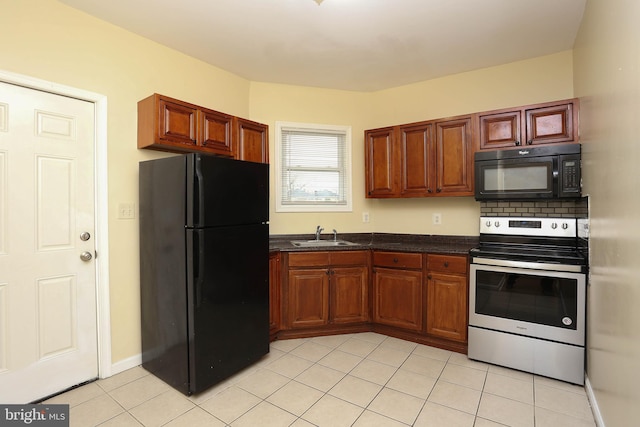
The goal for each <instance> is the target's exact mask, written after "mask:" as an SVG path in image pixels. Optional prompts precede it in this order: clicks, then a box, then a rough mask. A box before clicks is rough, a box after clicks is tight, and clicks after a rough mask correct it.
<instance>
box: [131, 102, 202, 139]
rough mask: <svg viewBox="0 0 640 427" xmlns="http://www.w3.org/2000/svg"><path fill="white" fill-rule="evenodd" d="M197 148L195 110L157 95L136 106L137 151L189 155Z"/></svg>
mask: <svg viewBox="0 0 640 427" xmlns="http://www.w3.org/2000/svg"><path fill="white" fill-rule="evenodd" d="M197 144H198V107H196V106H195V105H192V104H188V103H186V102H182V101H179V100H177V99H172V98H168V97H165V96H161V95H158V94H155V95H152V96H150V97H148V98H145V99H143V100H142V101H140V102H138V148H153V149H158V150H168V151H189V150H192V149H193V148H194V147H196V146H197Z"/></svg>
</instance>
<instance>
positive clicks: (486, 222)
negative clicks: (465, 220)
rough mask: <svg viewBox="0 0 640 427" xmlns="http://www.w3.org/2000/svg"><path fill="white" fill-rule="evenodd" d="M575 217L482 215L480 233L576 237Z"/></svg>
mask: <svg viewBox="0 0 640 427" xmlns="http://www.w3.org/2000/svg"><path fill="white" fill-rule="evenodd" d="M576 233H577V223H576V219H575V218H520V217H504V216H502V217H490V216H483V217H480V234H506V235H514V236H515V235H517V236H549V237H576V236H577V234H576Z"/></svg>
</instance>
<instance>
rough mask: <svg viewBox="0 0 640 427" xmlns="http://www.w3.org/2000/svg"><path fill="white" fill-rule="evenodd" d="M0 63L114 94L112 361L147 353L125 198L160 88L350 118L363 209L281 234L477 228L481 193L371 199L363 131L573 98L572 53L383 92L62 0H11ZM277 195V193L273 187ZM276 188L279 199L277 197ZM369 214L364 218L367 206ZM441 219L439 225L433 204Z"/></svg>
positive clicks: (2, 24) (281, 228) (245, 109)
mask: <svg viewBox="0 0 640 427" xmlns="http://www.w3.org/2000/svg"><path fill="white" fill-rule="evenodd" d="M0 34H1V35H2V36H3V37H2V39H3V40H5V41H6V42H5V43H3V44H2V45H0V69H2V70H6V71H11V72H15V73H20V74H24V75H28V76H33V77H36V78H40V79H44V80H48V81H51V82H55V83H58V84H63V85H68V86H73V87H76V88H79V89H84V90H87V91H91V92H97V93H101V94H104V95H106V96H107V98H108V164H109V169H108V175H109V178H108V185H109V196H108V201H109V212H108V215H109V218H108V220H109V241H110V251H109V252H110V253H109V256H110V261H111V264H110V285H111V322H112V328H111V332H112V360H113V362H118V361H120V360H123V359H126V358H128V357H132V356H135V355H137V354H139V352H140V333H139V331H140V319H139V279H138V278H139V273H138V261H139V259H138V225H137V221H131V220H120V219H117V218H116V214H117V206H118V204H119V203H120V202H137V200H138V190H137V188H138V186H137V182H138V180H137V168H138V162H139V161H140V160H143V159H148V158H152V157H158V156H161V155H163V154H160V153H155V152H150V151H146V150H144V151H139V150H137V149H136V103H137V101H138V100H140V99H142V98H145V97H147V96H148V95H150V94H152V93H154V92H158V93H162V94H165V95H169V96H172V97H175V98H179V99H183V100H185V101H189V102H193V103H195V104H199V105H203V106H207V107H210V108H213V109H216V110H220V111H224V112H227V113H230V114H234V115H238V116H242V117H247V118H250V119H253V120H257V121H260V122H264V123H267V124H268V125H269V126H270V132H271V134H270V141H271V144H270V145H271V147H270V156H271V159H272V160H273V159H274V144H275V137H274V135H273V130H274V125H275V121H277V120H281V121H294V122H306V123H327V124H339V125H343V124H346V125H351V126H352V132H353V191H354V201H353V205H354V211H353V213H339V214H338V213H335V214H334V213H331V214H327V213H325V214H284V213H282V214H276V213H275V212H274V211H273V210H272V212H271V215H272V217H271V232H272V233H274V234H283V233H311V232H313V230H315V226H316V225H317V224H322V225H323V227H324V228H325V229H326V230H329V229H332V228H336V229H338V231H340V232H365V231H378V232H401V233H424V234H459V235H474V234H477V223H478V215H479V206H478V204H477V203H476V202H475V201H474V200H473V198H471V197H465V198H448V199H415V200H367V199H365V198H364V159H363V156H364V154H363V153H364V148H363V131H364V129H368V128H373V127H378V126H383V125H388V124H399V123H406V122H411V121H417V120H424V119H430V118H437V117H445V116H450V115H454V114H463V113H469V112H474V111H479V110H483V109H492V108H501V107H506V106H514V105H521V104H527V103H534V102H538V101H548V100H554V99H562V98H570V97H572V96H573V93H572V90H573V89H572V77H571V69H572V65H571V64H572V58H571V54H570V52H564V53H560V54H557V55H550V56H546V57H542V58H536V59H532V60H529V61H522V62H517V63H513V64H507V65H504V66H500V67H494V68H488V69H484V70H478V71H474V72H469V73H463V74H458V75H454V76H449V77H445V78H442V79H436V80H431V81H425V82H422V83H417V84H413V85H407V86H403V87H399V88H394V89H389V90H385V91H380V92H373V93H357V92H348V91H333V90H323V89H316V88H307V87H294V86H286V85H275V84H267V83H257V82H249V81H247V80H244V79H242V78H240V77H237V76H235V75H232V74H230V73H228V72H226V71H224V70H221V69H219V68H216V67H212V66H209V65H207V64H205V63H203V62H200V61H197V60H195V59H193V58H190V57H188V56H185V55H182V54H180V53H178V52H175V51H173V50H171V49H169V48H166V47H163V46H161V45H158V44H156V43H153V42H151V41H149V40H146V39H144V38H141V37H139V36H137V35H135V34H132V33H129V32H127V31H124V30H122V29H119V28H117V27H115V26H112V25H110V24H107V23H105V22H103V21H100V20H97V19H95V18H93V17H91V16H88V15H86V14H84V13H81V12H78V11H76V10H74V9H72V8H69V7H67V6H65V5H62V4H60V3H58V2H57V1H55V0H20V1H18V0H2V12H1V13H0ZM272 194H274V191H273V190H272ZM273 205H274V203H273V198H272V206H273ZM364 211H367V212H369V213H370V215H371V222H370V223H369V224H363V223H362V212H364ZM432 212H440V213H442V218H443V224H442V225H441V226H438V227H436V226H433V225H431V219H430V218H431V213H432Z"/></svg>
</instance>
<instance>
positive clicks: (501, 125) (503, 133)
mask: <svg viewBox="0 0 640 427" xmlns="http://www.w3.org/2000/svg"><path fill="white" fill-rule="evenodd" d="M521 116H522V115H521V113H520V111H508V112H503V113H495V114H485V115H480V117H479V120H480V149H481V150H493V149H496V148H505V147H515V146H518V145H521V143H522V138H521V133H520V122H521V120H522V118H521Z"/></svg>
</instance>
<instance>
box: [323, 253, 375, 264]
mask: <svg viewBox="0 0 640 427" xmlns="http://www.w3.org/2000/svg"><path fill="white" fill-rule="evenodd" d="M368 257H369V252H368V251H336V252H334V251H332V252H329V258H330V259H331V262H330V264H331V265H332V266H333V265H367V264H368V262H367V259H368Z"/></svg>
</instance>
